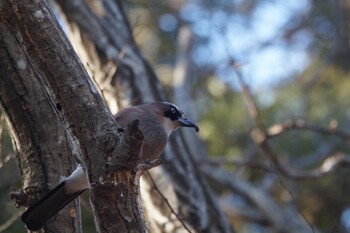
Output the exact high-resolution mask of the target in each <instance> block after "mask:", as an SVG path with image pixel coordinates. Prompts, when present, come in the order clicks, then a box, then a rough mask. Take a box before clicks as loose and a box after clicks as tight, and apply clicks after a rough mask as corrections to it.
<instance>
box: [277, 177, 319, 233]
mask: <svg viewBox="0 0 350 233" xmlns="http://www.w3.org/2000/svg"><path fill="white" fill-rule="evenodd" d="M277 176H278V180H279V182H280V185H281V186H282V187H283V188H284V190H286V191H287V192H288V193H289V195H290V197H291V198H292V200H293V201H295V200H296V198H295V196H294V194H293V192H292V191H290V190H289V188H288V187H287V186H286V184H285V183H284V182H283V179H282V177H281V176H280V175H279V174H277ZM296 208H297V210H298V212H299V214H300V215H301V217H302V218H303V219H304V221H305V222H306V224H307V225H309V227H310V228H311V231H312V233H316V231H315V227H314V226H313V225H312V223H311V222H310V221H309V219H307V217H306V216H305V214H304V213H303V211H302V210H301V209H299V207H298V206H297V207H296Z"/></svg>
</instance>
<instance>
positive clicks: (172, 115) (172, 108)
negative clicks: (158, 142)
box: [156, 102, 199, 134]
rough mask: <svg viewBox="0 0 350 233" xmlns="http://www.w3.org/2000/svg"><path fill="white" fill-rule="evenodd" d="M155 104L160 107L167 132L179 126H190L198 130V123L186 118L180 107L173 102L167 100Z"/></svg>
mask: <svg viewBox="0 0 350 233" xmlns="http://www.w3.org/2000/svg"><path fill="white" fill-rule="evenodd" d="M156 104H157V105H158V107H159V108H160V109H161V112H160V114H162V118H163V122H162V123H163V126H164V128H165V130H166V131H167V133H168V134H170V133H171V132H172V131H174V130H175V129H177V128H179V127H191V128H194V129H195V130H196V132H199V127H198V125H196V124H195V123H194V122H192V121H191V120H189V119H187V118H186V117H185V115H184V113H183V112H182V111H181V109H180V108H179V107H177V106H176V105H175V104H172V103H168V102H158V103H156Z"/></svg>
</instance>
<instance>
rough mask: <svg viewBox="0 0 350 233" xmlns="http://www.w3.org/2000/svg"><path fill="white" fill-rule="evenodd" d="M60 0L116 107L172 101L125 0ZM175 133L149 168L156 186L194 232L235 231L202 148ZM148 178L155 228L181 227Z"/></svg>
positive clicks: (148, 207)
mask: <svg viewBox="0 0 350 233" xmlns="http://www.w3.org/2000/svg"><path fill="white" fill-rule="evenodd" d="M56 3H57V4H58V5H59V8H60V10H61V11H62V12H63V16H62V18H64V19H65V21H66V24H67V27H68V31H69V33H68V35H69V37H70V40H71V42H72V44H73V46H74V47H75V49H76V50H77V51H78V54H79V56H80V58H81V59H82V60H83V61H84V62H83V63H84V64H86V65H87V69H88V70H89V71H90V72H91V74H92V75H93V76H94V78H95V80H96V81H97V82H98V83H99V86H100V88H101V90H102V92H103V93H104V94H105V97H106V99H107V101H108V103H109V107H110V109H112V111H113V110H116V109H118V108H117V107H116V103H118V105H119V106H125V105H126V104H127V105H128V104H137V103H142V102H147V101H154V100H161V101H166V100H168V98H167V97H166V94H165V92H164V90H163V89H162V86H161V85H160V83H159V81H158V79H157V77H156V75H155V73H154V72H153V70H152V68H151V67H150V65H149V64H148V63H147V62H146V61H145V59H144V58H143V57H142V55H141V53H140V51H139V49H138V47H137V46H136V44H135V41H134V39H133V37H132V32H131V28H130V25H129V23H128V20H127V17H126V14H125V11H124V9H123V4H122V1H119V0H115V1H94V4H93V5H92V4H91V3H92V2H91V1H84V0H78V1H70V0H60V1H56ZM89 4H91V5H89ZM178 104H179V105H180V106H181V103H178ZM176 134H177V136H175V137H173V138H172V139H171V141H170V145H168V147H167V149H166V152H165V156H164V163H163V165H162V166H161V167H158V168H155V169H152V170H151V172H150V173H151V175H152V177H153V179H154V180H155V181H156V183H157V186H158V188H159V189H160V190H161V192H162V193H163V194H164V195H165V196H166V198H167V199H168V200H169V201H170V203H171V205H172V207H173V208H174V209H175V211H176V212H177V213H178V214H179V216H180V218H181V219H183V220H184V221H185V222H186V223H187V224H188V225H189V226H190V228H192V230H195V231H199V232H233V229H232V227H231V225H230V223H229V222H228V220H227V218H226V216H225V215H224V213H223V211H222V210H221V209H220V208H219V207H218V203H217V197H215V195H214V193H213V192H212V190H211V189H210V187H209V186H208V184H207V182H206V180H205V179H204V177H203V175H202V173H201V172H200V170H199V169H198V168H197V165H196V164H195V162H194V160H195V159H194V158H196V157H198V156H201V155H200V154H201V153H202V151H201V149H202V148H191V146H192V145H190V144H188V142H186V141H185V137H184V136H183V134H182V133H181V132H177V133H176ZM192 137H196V136H195V135H194V134H192ZM187 138H188V137H187ZM192 141H193V140H192ZM196 145H197V144H196ZM144 180H145V183H144V185H143V189H142V191H144V192H143V193H142V197H143V199H144V207H145V213H146V215H147V217H148V219H147V221H148V222H150V224H149V227H150V228H151V232H175V231H181V230H178V229H181V228H182V226H181V223H180V221H179V220H178V219H177V218H174V215H173V213H172V211H170V209H169V208H168V207H167V205H166V203H165V200H163V199H162V198H161V197H160V196H159V194H158V192H156V191H155V189H154V187H153V184H152V182H151V181H150V179H148V178H147V177H145V179H144ZM182 229H183V228H182Z"/></svg>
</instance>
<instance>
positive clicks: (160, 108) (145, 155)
mask: <svg viewBox="0 0 350 233" xmlns="http://www.w3.org/2000/svg"><path fill="white" fill-rule="evenodd" d="M114 119H115V120H116V122H117V123H118V124H119V125H121V126H122V127H126V126H127V125H128V124H130V123H131V122H133V121H134V120H138V121H139V129H140V131H141V133H142V135H143V141H142V149H141V155H140V159H139V161H138V162H139V163H144V162H152V161H155V160H156V159H158V157H159V156H160V155H161V153H162V152H163V151H164V149H165V146H166V144H167V142H168V138H169V136H170V135H171V133H172V132H173V131H174V130H176V129H178V128H179V127H190V128H194V129H195V131H196V132H199V127H198V125H197V124H195V123H194V122H193V121H191V120H189V119H187V118H186V117H185V116H184V113H183V111H182V110H181V109H180V108H179V107H178V106H176V105H175V104H173V103H169V102H152V103H146V104H141V105H136V106H131V107H127V108H125V109H122V110H121V111H119V112H118V113H117V114H116V115H114ZM88 188H89V183H88V181H87V176H86V173H85V171H84V169H83V167H82V165H80V164H79V165H78V167H77V168H76V170H75V171H74V172H73V173H72V174H71V175H70V176H68V177H66V178H65V179H64V180H63V181H62V182H61V183H59V184H58V185H57V186H56V187H55V188H54V189H52V190H51V191H50V192H49V193H47V194H46V195H45V196H44V197H43V198H41V199H40V200H39V201H38V202H36V203H35V204H34V205H32V206H30V207H29V208H28V209H27V210H26V211H25V212H24V213H23V214H22V216H21V219H22V221H23V222H24V223H25V224H26V227H27V229H28V230H32V231H37V230H39V229H41V228H42V227H43V226H44V225H45V224H46V222H47V221H48V220H49V219H50V218H51V217H52V216H54V215H55V214H56V213H57V212H59V211H60V210H61V209H62V208H64V207H65V206H66V205H68V203H69V202H71V201H72V200H74V199H75V198H76V197H78V196H79V195H80V194H82V193H83V192H84V191H85V190H86V189H88Z"/></svg>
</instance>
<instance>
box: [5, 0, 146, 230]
mask: <svg viewBox="0 0 350 233" xmlns="http://www.w3.org/2000/svg"><path fill="white" fill-rule="evenodd" d="M34 3H35V4H33V1H29V0H22V1H20V0H17V1H16V0H13V1H4V0H0V19H1V20H0V105H1V108H2V111H3V113H4V114H5V115H6V119H7V122H8V124H9V126H10V130H11V134H12V138H13V143H14V147H15V150H16V154H17V158H18V162H19V166H20V170H21V174H22V177H23V180H24V189H23V191H22V192H18V193H14V194H13V196H14V197H15V198H16V201H17V204H19V205H28V204H32V203H33V202H34V200H37V199H38V198H39V197H40V196H42V194H43V193H45V192H47V191H48V189H49V188H51V187H52V186H55V185H56V184H57V183H58V182H59V177H58V176H59V175H61V174H68V173H69V172H70V171H72V169H73V168H74V166H75V165H76V163H75V160H78V161H80V162H82V163H83V166H84V168H85V169H86V171H87V173H88V179H89V181H90V185H91V191H90V192H91V200H92V204H93V209H94V216H95V220H96V227H97V230H98V231H99V232H145V231H146V227H145V225H144V222H143V216H142V211H141V209H140V204H139V187H138V177H139V176H138V174H137V173H135V172H134V171H135V166H136V161H137V160H138V156H139V153H138V152H139V150H140V147H141V143H142V135H141V134H140V132H139V130H138V127H137V122H134V123H133V124H132V125H131V126H129V127H127V129H126V130H118V125H117V123H116V122H115V120H114V119H113V116H112V114H111V113H110V112H109V111H108V109H107V108H106V106H105V104H104V102H103V100H102V98H101V96H100V95H99V94H98V91H97V90H96V88H95V86H94V85H93V84H92V82H91V81H90V79H89V76H88V75H87V73H86V71H85V69H84V67H83V66H82V64H81V63H80V61H79V60H78V58H77V56H76V55H75V53H74V51H73V48H72V47H71V45H70V44H69V42H68V40H67V38H66V37H65V34H64V33H63V31H62V30H61V28H60V26H59V24H58V22H57V21H56V18H55V17H54V15H53V14H52V12H51V10H50V8H49V7H48V5H47V3H46V2H45V1H41V0H37V1H35V2H34ZM116 155H118V159H116V158H115V156H116ZM115 181H117V182H115ZM78 219H79V208H78V206H75V205H70V207H69V208H66V209H64V210H62V211H61V212H60V213H59V214H58V215H57V216H56V217H55V218H54V219H53V220H52V221H51V222H49V223H48V224H47V225H46V227H45V229H44V231H45V232H81V224H80V222H79V220H78Z"/></svg>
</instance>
